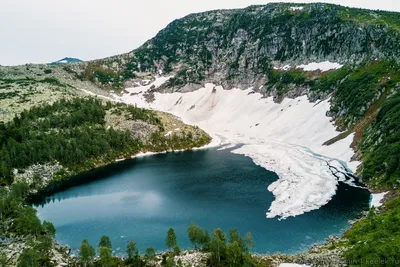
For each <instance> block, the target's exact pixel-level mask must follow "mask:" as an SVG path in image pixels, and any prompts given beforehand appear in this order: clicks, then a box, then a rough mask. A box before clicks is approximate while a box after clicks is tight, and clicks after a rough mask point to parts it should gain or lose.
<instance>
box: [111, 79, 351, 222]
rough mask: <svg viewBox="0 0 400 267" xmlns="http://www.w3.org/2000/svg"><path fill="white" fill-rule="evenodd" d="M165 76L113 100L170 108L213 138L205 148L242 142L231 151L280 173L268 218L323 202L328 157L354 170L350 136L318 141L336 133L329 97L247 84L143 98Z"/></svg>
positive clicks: (330, 187) (329, 185)
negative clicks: (278, 95)
mask: <svg viewBox="0 0 400 267" xmlns="http://www.w3.org/2000/svg"><path fill="white" fill-rule="evenodd" d="M168 79H169V77H158V78H156V80H155V81H153V82H150V83H149V84H148V85H145V86H139V87H135V88H127V89H126V91H128V92H129V93H127V94H124V95H123V96H122V97H119V98H118V101H123V102H125V103H129V104H136V105H137V106H139V107H144V108H150V109H155V110H160V111H164V112H169V113H172V114H174V115H176V116H179V117H181V118H182V120H183V121H184V122H185V123H188V124H193V125H197V126H199V127H200V128H202V129H204V130H205V131H207V132H208V133H209V134H210V135H211V136H212V137H213V142H212V144H210V145H209V146H207V147H211V146H215V145H218V144H222V143H223V144H225V145H227V144H243V145H242V146H241V147H240V148H237V149H234V150H233V151H232V152H233V153H237V154H243V155H246V156H248V157H250V158H252V159H253V161H254V162H255V163H256V164H258V165H260V166H262V167H264V168H266V169H268V170H271V171H274V172H275V173H277V175H278V176H279V179H278V180H277V181H276V182H274V183H272V184H271V185H270V186H269V187H268V190H270V191H271V192H272V193H273V194H274V196H275V200H274V201H273V202H272V204H271V207H270V208H269V211H268V213H267V217H269V218H272V217H280V218H286V217H289V216H297V215H300V214H303V213H305V212H308V211H311V210H315V209H318V208H320V207H321V206H323V205H325V204H326V203H328V202H329V200H330V199H331V198H332V197H333V196H334V194H335V192H336V188H337V185H338V179H337V178H336V177H335V176H334V175H333V174H332V172H331V171H330V168H329V165H328V162H331V163H333V164H334V166H335V167H339V166H338V165H341V163H343V162H344V163H346V164H347V167H348V168H350V169H351V170H353V171H354V170H355V169H356V168H357V166H358V165H359V162H351V164H350V159H351V157H352V156H353V155H354V151H353V150H352V149H351V148H350V144H351V142H352V140H353V135H349V136H348V137H347V138H345V139H343V140H340V141H338V142H336V143H335V144H333V145H331V146H322V144H323V143H324V142H325V141H327V140H329V139H331V138H333V137H335V136H337V135H338V134H339V132H337V131H336V127H335V126H334V125H333V123H332V122H331V118H329V117H327V116H326V115H325V114H326V112H327V111H328V110H329V109H330V105H329V100H325V101H321V102H319V103H318V105H316V104H315V103H311V102H309V101H308V99H307V97H306V96H302V97H298V98H296V99H288V98H286V99H284V100H283V101H282V103H280V104H278V103H274V101H273V99H272V97H269V98H263V96H262V95H261V94H259V93H255V92H254V91H253V90H252V89H251V88H249V89H247V90H239V89H231V90H224V89H223V88H222V87H221V86H215V85H213V84H206V85H205V87H204V88H201V89H199V90H196V91H194V92H188V93H179V92H175V93H169V94H161V93H154V97H155V100H154V102H152V103H147V102H146V101H145V99H144V97H143V94H144V93H145V92H146V91H148V90H149V88H150V87H151V86H153V85H155V86H156V87H157V86H160V85H161V84H163V83H164V82H165V81H167V80H168ZM335 159H340V161H339V160H336V161H335ZM345 169H346V168H344V167H342V168H341V169H340V170H341V171H342V170H345ZM266 190H267V188H266Z"/></svg>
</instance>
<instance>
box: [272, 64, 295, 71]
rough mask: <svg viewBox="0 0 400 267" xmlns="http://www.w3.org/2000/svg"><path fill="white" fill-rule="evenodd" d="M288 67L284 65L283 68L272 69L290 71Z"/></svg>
mask: <svg viewBox="0 0 400 267" xmlns="http://www.w3.org/2000/svg"><path fill="white" fill-rule="evenodd" d="M290 68H291V67H290V65H285V66H283V67H274V70H290Z"/></svg>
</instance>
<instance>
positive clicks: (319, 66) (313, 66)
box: [296, 61, 343, 71]
mask: <svg viewBox="0 0 400 267" xmlns="http://www.w3.org/2000/svg"><path fill="white" fill-rule="evenodd" d="M341 67H343V65H340V64H339V63H332V62H329V61H324V62H319V63H316V62H312V63H309V64H307V65H299V66H297V67H296V68H297V69H303V70H305V71H316V70H320V71H328V70H337V69H340V68H341Z"/></svg>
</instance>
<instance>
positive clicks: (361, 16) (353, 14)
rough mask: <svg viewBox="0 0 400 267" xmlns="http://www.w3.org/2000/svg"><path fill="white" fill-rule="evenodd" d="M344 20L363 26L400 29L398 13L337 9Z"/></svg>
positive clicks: (346, 8)
mask: <svg viewBox="0 0 400 267" xmlns="http://www.w3.org/2000/svg"><path fill="white" fill-rule="evenodd" d="M337 8H338V9H339V10H340V17H341V18H342V19H343V20H351V21H356V22H358V23H359V24H361V25H367V24H378V25H388V26H390V27H392V28H394V29H397V30H398V29H400V18H399V14H398V13H397V12H390V11H380V10H376V11H375V10H373V11H372V10H367V9H361V8H348V7H337Z"/></svg>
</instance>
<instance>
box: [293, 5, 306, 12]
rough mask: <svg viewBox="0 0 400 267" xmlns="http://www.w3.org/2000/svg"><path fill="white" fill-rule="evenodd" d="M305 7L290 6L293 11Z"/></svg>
mask: <svg viewBox="0 0 400 267" xmlns="http://www.w3.org/2000/svg"><path fill="white" fill-rule="evenodd" d="M303 9H304V7H302V6H292V7H290V10H291V11H298V10H303Z"/></svg>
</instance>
